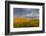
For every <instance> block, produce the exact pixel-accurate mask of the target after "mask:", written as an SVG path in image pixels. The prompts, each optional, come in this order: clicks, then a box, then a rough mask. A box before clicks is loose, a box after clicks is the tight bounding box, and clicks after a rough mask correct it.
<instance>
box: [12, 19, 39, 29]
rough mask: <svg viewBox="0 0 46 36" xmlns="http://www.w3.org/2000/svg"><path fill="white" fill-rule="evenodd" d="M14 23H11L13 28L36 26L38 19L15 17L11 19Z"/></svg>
mask: <svg viewBox="0 0 46 36" xmlns="http://www.w3.org/2000/svg"><path fill="white" fill-rule="evenodd" d="M13 21H14V23H13V27H14V28H19V27H38V26H39V19H32V20H28V21H27V20H24V19H23V20H22V19H21V20H19V19H17V21H18V22H17V21H16V19H14V20H13Z"/></svg>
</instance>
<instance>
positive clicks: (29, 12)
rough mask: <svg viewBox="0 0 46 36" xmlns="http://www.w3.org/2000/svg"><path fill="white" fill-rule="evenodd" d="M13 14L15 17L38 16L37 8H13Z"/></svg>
mask: <svg viewBox="0 0 46 36" xmlns="http://www.w3.org/2000/svg"><path fill="white" fill-rule="evenodd" d="M13 15H14V16H16V17H35V16H39V9H33V8H13Z"/></svg>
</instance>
